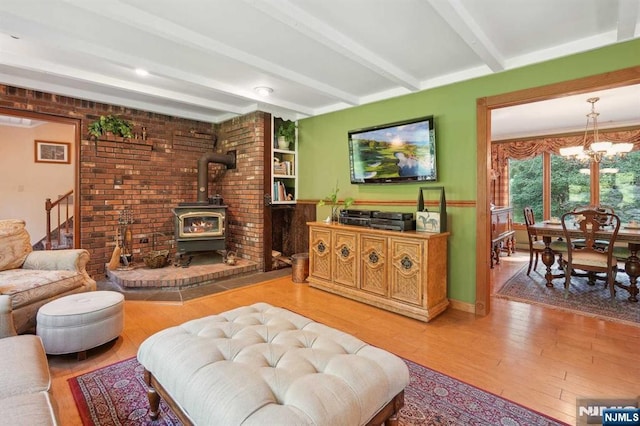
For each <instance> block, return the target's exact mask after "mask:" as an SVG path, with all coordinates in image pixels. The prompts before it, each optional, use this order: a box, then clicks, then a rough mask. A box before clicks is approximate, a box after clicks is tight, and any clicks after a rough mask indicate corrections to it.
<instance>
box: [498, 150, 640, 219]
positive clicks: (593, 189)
mask: <svg viewBox="0 0 640 426" xmlns="http://www.w3.org/2000/svg"><path fill="white" fill-rule="evenodd" d="M545 167H548V168H549V170H545ZM545 173H548V174H549V176H550V179H549V184H548V188H545V187H544V182H545V179H544V176H545ZM509 196H510V205H511V206H513V215H514V222H518V223H524V217H523V213H522V209H523V208H524V207H526V206H531V207H532V208H533V210H534V212H536V219H537V220H542V219H543V212H544V211H549V212H550V214H549V216H550V217H560V216H562V214H563V213H565V212H567V211H570V210H572V209H574V208H575V207H579V206H586V205H598V204H602V205H606V206H611V207H613V209H614V211H615V212H616V214H618V215H619V216H620V218H621V219H622V221H623V222H628V221H630V220H636V221H640V151H634V152H631V153H629V154H627V155H626V156H624V157H616V158H611V159H608V158H605V159H603V160H602V161H601V162H600V163H591V164H590V163H586V162H584V161H580V160H574V159H567V158H565V157H562V156H560V155H555V154H548V153H545V154H542V155H538V156H536V157H533V158H529V159H523V160H516V159H509ZM545 207H546V208H545ZM548 218H549V217H544V219H548Z"/></svg>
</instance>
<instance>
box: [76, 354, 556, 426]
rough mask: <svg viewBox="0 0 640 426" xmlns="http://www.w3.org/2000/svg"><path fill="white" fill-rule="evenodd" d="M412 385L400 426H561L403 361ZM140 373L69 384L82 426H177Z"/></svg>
mask: <svg viewBox="0 0 640 426" xmlns="http://www.w3.org/2000/svg"><path fill="white" fill-rule="evenodd" d="M405 362H406V363H407V366H408V367H409V371H410V375H411V383H410V384H409V386H408V387H407V388H406V389H405V406H404V407H403V409H402V411H401V412H400V425H402V426H417V425H492V426H494V425H509V426H518V425H521V426H525V425H527V426H533V425H566V423H562V422H558V421H557V420H554V419H552V418H550V417H548V416H545V415H544V414H540V413H537V412H535V411H532V410H529V409H527V408H525V407H523V406H521V405H519V404H516V403H514V402H511V401H508V400H506V399H504V398H501V397H499V396H497V395H494V394H491V393H488V392H485V391H483V390H481V389H478V388H476V387H474V386H471V385H469V384H466V383H463V382H461V381H459V380H456V379H454V378H452V377H449V376H446V375H444V374H441V373H438V372H436V371H434V370H431V369H429V368H426V367H423V366H421V365H418V364H415V363H413V362H411V361H405ZM143 371H144V369H143V368H142V366H141V365H140V364H139V363H138V361H137V360H136V359H135V358H130V359H128V360H125V361H121V362H118V363H116V364H113V365H110V366H107V367H104V368H100V369H98V370H95V371H92V372H89V373H86V374H82V375H80V376H77V377H73V378H71V379H69V386H70V387H71V392H72V394H73V397H74V399H75V402H76V406H77V407H78V411H79V413H80V417H81V418H82V422H83V425H85V426H89V425H95V426H120V425H122V426H125V425H126V426H139V425H157V426H161V425H162V426H163V425H180V422H179V420H178V419H177V417H176V416H175V414H174V413H173V412H172V411H171V409H170V408H169V407H168V406H167V405H166V404H165V403H164V401H161V403H160V408H161V410H162V414H161V415H160V417H159V419H158V420H157V421H155V422H151V421H150V420H149V417H148V401H147V396H146V389H147V387H146V384H145V383H144V379H143Z"/></svg>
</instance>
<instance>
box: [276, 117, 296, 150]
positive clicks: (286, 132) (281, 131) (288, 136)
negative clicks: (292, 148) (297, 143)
mask: <svg viewBox="0 0 640 426" xmlns="http://www.w3.org/2000/svg"><path fill="white" fill-rule="evenodd" d="M276 135H277V137H278V148H280V149H289V144H290V143H291V142H293V141H294V140H295V139H296V123H295V121H283V122H282V124H281V125H280V127H278V130H277V131H276Z"/></svg>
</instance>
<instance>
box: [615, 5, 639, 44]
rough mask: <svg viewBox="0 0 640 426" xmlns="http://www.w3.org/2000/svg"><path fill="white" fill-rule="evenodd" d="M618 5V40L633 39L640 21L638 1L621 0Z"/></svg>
mask: <svg viewBox="0 0 640 426" xmlns="http://www.w3.org/2000/svg"><path fill="white" fill-rule="evenodd" d="M618 5H619V6H618V41H625V40H631V39H632V38H633V37H634V36H635V34H636V25H637V23H638V1H637V0H620V2H619V3H618Z"/></svg>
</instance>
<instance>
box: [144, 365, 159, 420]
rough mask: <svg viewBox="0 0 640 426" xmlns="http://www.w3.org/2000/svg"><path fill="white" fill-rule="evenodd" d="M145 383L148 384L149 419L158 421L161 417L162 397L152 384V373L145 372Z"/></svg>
mask: <svg viewBox="0 0 640 426" xmlns="http://www.w3.org/2000/svg"><path fill="white" fill-rule="evenodd" d="M144 381H145V382H146V383H147V398H149V417H150V418H151V420H157V419H158V416H159V415H160V395H158V393H157V392H156V390H155V389H154V387H153V385H152V384H151V373H150V372H148V371H147V370H144Z"/></svg>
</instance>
